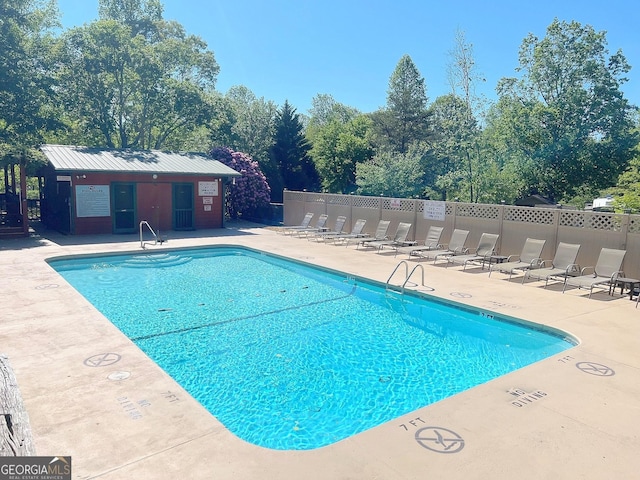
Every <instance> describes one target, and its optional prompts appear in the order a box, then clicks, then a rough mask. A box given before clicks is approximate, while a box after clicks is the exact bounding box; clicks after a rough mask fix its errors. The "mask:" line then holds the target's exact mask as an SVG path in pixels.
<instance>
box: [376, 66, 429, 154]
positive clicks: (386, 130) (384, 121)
mask: <svg viewBox="0 0 640 480" xmlns="http://www.w3.org/2000/svg"><path fill="white" fill-rule="evenodd" d="M372 119H373V124H374V132H375V134H376V141H377V143H378V144H379V145H380V146H381V147H387V148H389V149H391V151H394V152H398V153H401V154H404V153H407V151H408V150H409V146H410V145H411V144H412V143H414V142H421V141H427V140H428V139H429V137H430V134H429V111H428V109H427V94H426V87H425V84H424V79H423V78H422V77H421V76H420V72H419V71H418V69H417V68H416V66H415V64H414V63H413V60H411V57H409V55H404V56H403V57H402V58H401V59H400V61H399V62H398V65H397V66H396V68H395V70H394V72H393V74H392V75H391V78H390V80H389V89H388V90H387V105H386V108H384V109H382V110H378V111H376V112H374V113H373V114H372Z"/></svg>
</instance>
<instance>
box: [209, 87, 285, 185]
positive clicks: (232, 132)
mask: <svg viewBox="0 0 640 480" xmlns="http://www.w3.org/2000/svg"><path fill="white" fill-rule="evenodd" d="M276 110H277V107H276V105H275V104H274V103H273V102H271V101H267V100H265V99H264V97H260V98H256V96H255V95H254V93H253V92H252V91H251V90H249V89H248V88H247V87H245V86H234V87H231V88H230V89H229V90H228V91H227V93H226V95H225V96H224V97H223V98H221V99H220V100H219V102H218V104H217V107H216V111H215V114H214V119H213V121H212V125H211V142H212V144H213V145H226V146H228V147H230V148H232V149H234V150H236V151H241V152H246V153H247V154H248V155H249V156H250V157H252V158H253V159H254V160H256V161H257V162H258V164H259V165H260V168H261V169H262V171H263V172H264V173H265V175H267V178H269V179H271V180H273V179H276V178H278V177H279V175H280V174H279V172H278V168H277V166H276V165H275V164H274V163H273V162H272V158H271V155H270V150H271V146H272V145H273V137H274V134H275V115H276ZM276 184H281V182H279V181H276V182H274V185H276Z"/></svg>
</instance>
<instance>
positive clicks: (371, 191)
mask: <svg viewBox="0 0 640 480" xmlns="http://www.w3.org/2000/svg"><path fill="white" fill-rule="evenodd" d="M424 157H425V151H424V148H423V147H421V146H420V145H419V144H413V145H412V146H411V147H410V148H409V151H408V152H407V153H397V152H392V151H390V150H384V151H378V153H377V154H376V155H375V156H374V157H373V158H372V159H371V160H367V161H365V162H362V163H359V164H357V165H356V182H357V184H358V193H359V194H361V195H383V196H387V197H419V196H421V195H422V194H423V187H422V185H423V183H422V179H423V177H424V174H425V171H424Z"/></svg>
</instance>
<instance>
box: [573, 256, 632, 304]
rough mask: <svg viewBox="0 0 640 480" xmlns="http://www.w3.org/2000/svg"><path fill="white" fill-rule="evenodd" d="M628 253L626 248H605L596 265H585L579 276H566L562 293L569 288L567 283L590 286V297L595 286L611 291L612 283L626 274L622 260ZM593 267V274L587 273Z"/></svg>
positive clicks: (579, 286)
mask: <svg viewBox="0 0 640 480" xmlns="http://www.w3.org/2000/svg"><path fill="white" fill-rule="evenodd" d="M626 253H627V251H626V250H617V249H614V248H603V249H602V250H600V255H598V261H597V262H596V266H595V267H585V268H583V269H582V271H581V273H582V275H580V276H579V277H571V276H566V277H565V278H564V287H563V288H562V293H564V291H565V290H566V288H567V285H570V286H572V287H578V288H588V289H589V298H591V294H592V293H593V289H594V288H608V289H609V291H611V285H615V283H616V280H617V278H618V277H623V276H624V274H623V273H622V271H620V267H622V260H624V256H625V254H626ZM591 269H593V273H592V274H591V275H585V272H586V271H587V270H591Z"/></svg>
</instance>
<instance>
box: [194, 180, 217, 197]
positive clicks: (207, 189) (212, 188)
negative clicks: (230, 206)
mask: <svg viewBox="0 0 640 480" xmlns="http://www.w3.org/2000/svg"><path fill="white" fill-rule="evenodd" d="M198 196H200V197H217V196H218V182H217V181H215V182H198Z"/></svg>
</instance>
